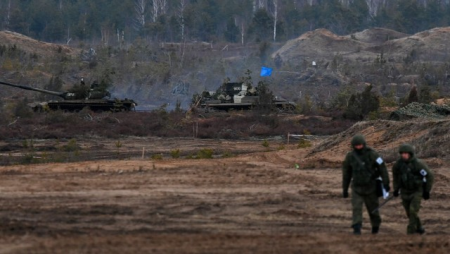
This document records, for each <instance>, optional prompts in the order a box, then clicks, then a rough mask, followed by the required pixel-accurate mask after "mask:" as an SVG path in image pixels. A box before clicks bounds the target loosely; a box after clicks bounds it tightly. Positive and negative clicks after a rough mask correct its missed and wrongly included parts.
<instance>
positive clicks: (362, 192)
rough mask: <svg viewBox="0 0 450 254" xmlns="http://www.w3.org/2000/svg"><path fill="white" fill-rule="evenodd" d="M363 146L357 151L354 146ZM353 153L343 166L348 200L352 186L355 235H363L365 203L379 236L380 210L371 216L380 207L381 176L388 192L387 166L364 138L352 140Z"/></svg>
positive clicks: (344, 191) (357, 137) (344, 190)
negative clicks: (379, 183)
mask: <svg viewBox="0 0 450 254" xmlns="http://www.w3.org/2000/svg"><path fill="white" fill-rule="evenodd" d="M358 144H362V145H364V147H363V149H361V150H357V149H355V145H358ZM352 146H353V148H354V150H353V151H352V152H349V153H348V154H347V156H346V157H345V161H344V163H343V166H342V175H343V181H342V187H343V194H344V198H346V197H348V187H349V186H350V183H351V184H352V207H353V223H352V227H353V229H354V233H355V234H360V233H361V226H362V217H363V215H362V212H363V204H365V205H366V208H367V211H368V212H369V216H370V223H371V225H372V233H373V234H376V233H378V229H379V227H380V224H381V217H380V214H379V212H378V211H376V212H374V213H372V211H373V210H375V209H376V208H377V207H378V205H379V202H378V195H377V191H376V182H377V181H376V179H377V178H379V177H380V176H381V178H382V181H383V186H384V188H385V190H386V191H389V189H390V188H389V175H388V172H387V169H386V164H385V163H384V161H383V159H382V158H381V157H380V156H379V155H378V153H377V152H376V151H374V150H373V149H371V148H369V147H367V146H366V141H365V139H364V137H363V136H361V135H357V136H355V137H354V138H353V139H352Z"/></svg>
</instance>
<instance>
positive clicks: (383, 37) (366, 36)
mask: <svg viewBox="0 0 450 254" xmlns="http://www.w3.org/2000/svg"><path fill="white" fill-rule="evenodd" d="M407 36H408V34H405V33H400V32H397V31H394V30H391V29H387V28H380V27H376V28H370V29H366V30H364V31H362V32H358V33H354V34H352V35H348V36H346V37H348V38H354V39H356V40H358V41H362V42H365V43H374V44H382V43H385V42H386V41H389V40H395V39H400V38H404V37H407Z"/></svg>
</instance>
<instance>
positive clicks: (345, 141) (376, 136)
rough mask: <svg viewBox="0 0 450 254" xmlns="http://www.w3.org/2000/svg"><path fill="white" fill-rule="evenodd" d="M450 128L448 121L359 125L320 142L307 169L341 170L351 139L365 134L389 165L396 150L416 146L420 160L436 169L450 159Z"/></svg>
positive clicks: (371, 122) (369, 142)
mask: <svg viewBox="0 0 450 254" xmlns="http://www.w3.org/2000/svg"><path fill="white" fill-rule="evenodd" d="M449 128H450V120H449V119H445V120H411V121H405V122H396V121H386V120H379V121H368V122H359V123H356V124H355V125H354V126H352V127H351V128H349V129H348V130H346V131H344V132H342V133H340V134H337V135H333V136H331V137H329V138H327V139H326V140H324V141H323V142H321V144H319V145H318V146H317V147H315V148H314V149H313V150H312V151H311V152H310V153H309V155H308V156H307V157H306V158H307V159H306V161H307V162H306V163H305V165H309V166H311V165H321V166H324V165H326V166H333V167H339V166H340V165H341V163H342V160H343V158H344V157H345V154H346V153H347V152H348V151H350V150H351V148H350V140H351V139H352V137H353V136H354V135H356V134H363V135H364V136H365V137H366V140H367V143H368V145H369V146H370V147H373V148H375V149H377V151H379V152H380V154H381V155H382V156H383V157H384V158H385V161H386V162H387V163H392V162H394V161H395V160H396V159H397V158H398V150H397V149H398V147H399V146H400V145H401V144H403V143H409V144H412V145H413V146H415V149H416V152H417V155H418V157H420V158H423V159H426V160H427V161H428V162H429V163H430V164H431V165H433V166H442V165H443V164H444V162H445V160H446V158H449V157H450V145H449V142H448V140H449V137H448V135H447V134H448V129H449ZM309 163H311V164H309ZM317 163H318V164H317Z"/></svg>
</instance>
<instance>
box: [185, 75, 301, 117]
mask: <svg viewBox="0 0 450 254" xmlns="http://www.w3.org/2000/svg"><path fill="white" fill-rule="evenodd" d="M262 90H265V89H261V87H260V86H258V87H252V86H251V85H247V84H245V83H243V82H231V83H224V84H222V86H220V88H219V89H218V90H217V91H204V92H203V93H202V94H201V95H194V98H193V104H194V106H195V107H196V108H200V109H203V110H204V111H206V112H209V111H229V110H252V109H256V108H258V107H261V106H262V107H273V108H274V109H278V110H279V111H282V112H293V111H294V110H295V109H296V104H295V103H293V102H290V101H287V100H282V99H278V98H276V97H274V96H273V95H272V93H270V92H267V91H262Z"/></svg>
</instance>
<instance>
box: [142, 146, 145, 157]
mask: <svg viewBox="0 0 450 254" xmlns="http://www.w3.org/2000/svg"><path fill="white" fill-rule="evenodd" d="M144 158H145V147H142V159H144Z"/></svg>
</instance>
